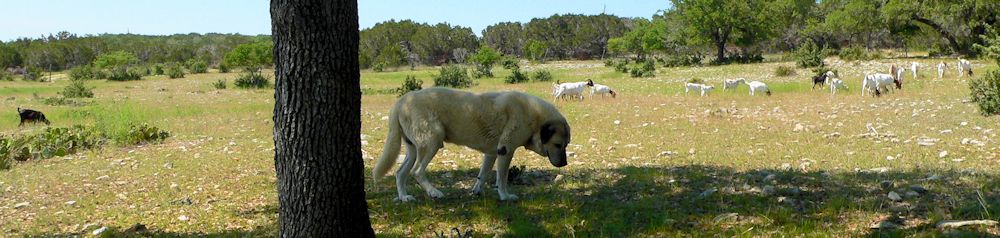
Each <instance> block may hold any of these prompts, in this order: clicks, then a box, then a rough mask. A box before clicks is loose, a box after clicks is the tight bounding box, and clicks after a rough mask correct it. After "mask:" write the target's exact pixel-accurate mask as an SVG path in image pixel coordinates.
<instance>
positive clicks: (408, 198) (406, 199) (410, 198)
mask: <svg viewBox="0 0 1000 238" xmlns="http://www.w3.org/2000/svg"><path fill="white" fill-rule="evenodd" d="M416 200H417V198H415V197H413V196H410V195H403V196H401V197H398V198H396V201H399V202H412V201H416Z"/></svg>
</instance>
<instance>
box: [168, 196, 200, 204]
mask: <svg viewBox="0 0 1000 238" xmlns="http://www.w3.org/2000/svg"><path fill="white" fill-rule="evenodd" d="M170 203H173V204H175V205H191V204H193V203H194V202H192V201H191V198H188V197H185V198H181V199H177V200H174V201H173V202H170Z"/></svg>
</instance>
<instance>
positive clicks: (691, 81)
mask: <svg viewBox="0 0 1000 238" xmlns="http://www.w3.org/2000/svg"><path fill="white" fill-rule="evenodd" d="M687 82H688V83H698V84H704V83H705V80H702V79H701V78H691V79H688V81H687Z"/></svg>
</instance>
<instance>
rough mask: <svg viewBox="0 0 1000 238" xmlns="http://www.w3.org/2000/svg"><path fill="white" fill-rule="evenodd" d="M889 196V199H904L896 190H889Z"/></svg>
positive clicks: (894, 200) (896, 200)
mask: <svg viewBox="0 0 1000 238" xmlns="http://www.w3.org/2000/svg"><path fill="white" fill-rule="evenodd" d="M888 196H889V200H892V201H893V202H899V201H903V197H901V196H899V194H898V193H896V192H889V195H888Z"/></svg>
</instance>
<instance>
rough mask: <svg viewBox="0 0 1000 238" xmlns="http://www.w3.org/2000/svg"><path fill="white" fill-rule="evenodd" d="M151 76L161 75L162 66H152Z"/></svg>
mask: <svg viewBox="0 0 1000 238" xmlns="http://www.w3.org/2000/svg"><path fill="white" fill-rule="evenodd" d="M153 74H155V75H163V64H154V65H153Z"/></svg>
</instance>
